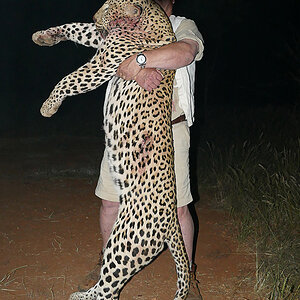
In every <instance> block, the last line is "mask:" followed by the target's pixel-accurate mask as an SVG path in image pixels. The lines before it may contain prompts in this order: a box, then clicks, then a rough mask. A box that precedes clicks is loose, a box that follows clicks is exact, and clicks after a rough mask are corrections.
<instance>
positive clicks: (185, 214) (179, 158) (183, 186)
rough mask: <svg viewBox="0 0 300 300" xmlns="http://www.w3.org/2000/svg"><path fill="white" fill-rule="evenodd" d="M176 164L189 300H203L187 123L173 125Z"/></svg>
mask: <svg viewBox="0 0 300 300" xmlns="http://www.w3.org/2000/svg"><path fill="white" fill-rule="evenodd" d="M173 140H174V150H175V151H174V162H175V174H176V189H177V191H176V194H177V205H178V208H177V214H178V220H179V224H180V228H181V232H182V236H183V240H184V245H185V248H186V251H187V255H188V258H189V262H190V267H191V269H190V278H191V287H190V291H189V294H188V297H187V300H201V299H202V296H201V294H200V289H199V282H198V280H197V279H196V265H195V264H194V263H193V244H194V222H193V219H192V216H191V214H190V211H189V208H188V204H189V203H191V202H192V201H193V197H192V194H191V188H190V174H189V148H190V133H189V128H188V126H187V123H186V122H181V123H178V124H175V125H173Z"/></svg>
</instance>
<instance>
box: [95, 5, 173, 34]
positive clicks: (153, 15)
mask: <svg viewBox="0 0 300 300" xmlns="http://www.w3.org/2000/svg"><path fill="white" fill-rule="evenodd" d="M93 19H94V22H95V25H96V28H97V29H98V31H99V32H100V34H101V36H102V38H104V39H105V38H106V36H107V35H108V34H109V32H110V31H111V30H114V29H116V28H123V29H124V28H126V29H127V30H132V29H134V30H135V29H136V30H140V31H152V32H157V30H158V31H161V30H162V28H164V27H166V26H167V27H168V30H170V27H169V26H170V23H169V19H168V17H167V16H166V14H165V12H164V11H163V10H162V8H161V7H160V6H159V5H158V4H157V3H156V2H155V1H154V0H107V1H106V2H105V3H104V4H103V5H102V7H101V8H100V9H99V10H98V11H97V12H96V14H95V15H94V18H93ZM164 25H166V26H164Z"/></svg>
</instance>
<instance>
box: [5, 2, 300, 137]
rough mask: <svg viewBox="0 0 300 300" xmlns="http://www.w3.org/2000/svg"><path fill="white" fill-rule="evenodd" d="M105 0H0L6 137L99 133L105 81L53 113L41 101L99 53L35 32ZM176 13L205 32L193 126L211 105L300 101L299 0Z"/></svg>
mask: <svg viewBox="0 0 300 300" xmlns="http://www.w3.org/2000/svg"><path fill="white" fill-rule="evenodd" d="M103 2H104V1H94V0H93V1H86V0H72V1H67V0H60V1H58V0H51V1H33V0H18V1H16V0H10V1H7V2H6V3H5V7H4V6H3V5H2V20H3V22H2V26H1V27H2V31H3V32H2V36H1V40H2V43H1V67H2V68H1V69H2V70H1V83H2V87H1V89H0V91H1V97H0V101H1V110H0V136H1V137H11V136H17V137H20V136H21V137H31V136H39V135H43V136H45V135H46V136H47V135H49V136H54V135H57V134H61V135H86V136H89V135H92V136H97V134H98V133H99V130H100V129H101V123H102V104H103V102H102V100H103V98H104V91H105V87H106V86H104V87H101V88H99V89H97V90H96V91H93V92H90V93H88V94H84V95H79V96H76V97H73V98H67V100H66V101H65V102H64V104H63V105H62V106H61V108H60V110H59V111H58V113H57V114H56V115H54V116H53V117H52V118H50V119H46V118H43V117H42V116H41V115H40V113H39V109H40V106H41V104H42V102H43V101H44V100H45V99H46V98H47V97H48V95H49V93H50V92H51V90H52V88H53V87H54V85H55V84H56V83H57V82H58V81H59V80H60V79H61V78H62V77H63V76H64V75H66V74H68V73H70V72H71V71H73V70H74V69H76V68H77V67H79V66H80V65H82V64H83V63H85V62H86V61H87V60H88V59H89V58H90V57H92V55H93V54H94V53H95V50H94V49H90V48H84V47H82V46H79V45H75V44H74V43H70V42H65V43H60V44H58V45H56V46H54V47H51V48H48V47H38V46H37V45H35V44H34V43H33V42H32V41H31V35H32V33H33V32H35V31H37V30H41V29H46V28H48V27H50V26H54V25H61V24H64V23H68V22H73V21H81V22H92V16H93V14H94V13H95V12H96V11H97V10H98V8H100V6H101V5H102V3H103ZM174 13H175V14H177V15H182V16H186V17H188V18H191V19H193V20H195V22H196V23H197V25H198V28H199V30H200V32H201V33H202V34H203V37H204V39H205V53H204V58H203V60H202V61H201V62H199V63H198V65H197V82H196V101H197V116H196V118H197V119H198V121H197V123H196V126H199V124H200V123H201V124H202V121H203V120H205V111H206V109H207V107H212V106H214V105H219V106H220V105H221V106H224V107H227V108H231V107H232V108H235V107H240V106H243V107H255V106H262V105H271V106H286V105H288V106H295V105H298V104H299V89H298V87H299V44H298V43H297V42H298V41H299V33H298V32H297V30H298V29H299V27H298V24H297V22H298V17H299V1H296V0H295V1H293V0H286V1H279V0H274V1H267V0H261V1H257V0H252V1H249V0H214V1H213V0H189V1H182V0H177V1H176V5H175V11H174Z"/></svg>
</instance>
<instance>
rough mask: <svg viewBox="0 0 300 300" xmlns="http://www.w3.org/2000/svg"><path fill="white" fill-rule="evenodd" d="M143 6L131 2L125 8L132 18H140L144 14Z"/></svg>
mask: <svg viewBox="0 0 300 300" xmlns="http://www.w3.org/2000/svg"><path fill="white" fill-rule="evenodd" d="M142 11H143V9H142V7H141V6H140V5H138V4H129V5H128V6H127V7H126V8H125V12H126V15H127V16H128V17H131V18H139V17H140V16H141V14H142Z"/></svg>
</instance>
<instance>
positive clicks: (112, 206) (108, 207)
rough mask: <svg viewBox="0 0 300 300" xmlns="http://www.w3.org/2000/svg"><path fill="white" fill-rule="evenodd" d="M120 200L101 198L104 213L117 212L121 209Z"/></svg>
mask: <svg viewBox="0 0 300 300" xmlns="http://www.w3.org/2000/svg"><path fill="white" fill-rule="evenodd" d="M119 205H120V204H119V202H114V201H108V200H104V199H101V207H100V209H101V210H102V213H104V214H115V213H117V212H118V210H119Z"/></svg>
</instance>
